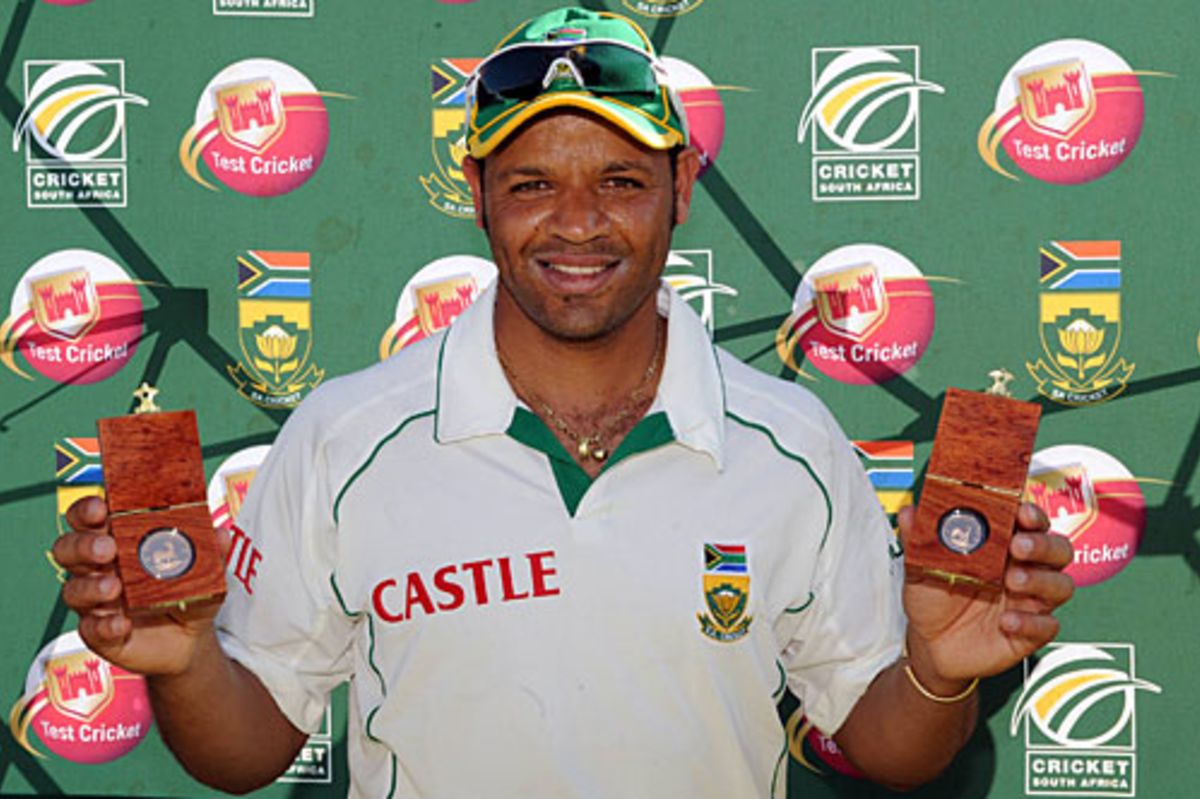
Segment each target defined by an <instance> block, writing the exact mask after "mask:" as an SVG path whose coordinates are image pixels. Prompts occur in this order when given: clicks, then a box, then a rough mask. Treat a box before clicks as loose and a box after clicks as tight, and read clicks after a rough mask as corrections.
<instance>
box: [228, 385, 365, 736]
mask: <svg viewBox="0 0 1200 799" xmlns="http://www.w3.org/2000/svg"><path fill="white" fill-rule="evenodd" d="M304 410H305V409H304V407H303V406H301V408H299V409H297V411H295V412H294V413H293V414H292V416H291V418H289V420H288V423H287V424H286V425H285V426H284V428H283V429H282V430H281V431H280V434H279V437H278V438H277V439H276V441H275V443H274V444H273V445H272V447H271V449H270V451H269V452H268V454H267V457H266V459H265V461H264V462H263V464H262V466H261V467H260V468H259V469H258V471H257V473H256V475H255V477H254V480H253V482H252V483H251V487H250V490H249V492H248V493H247V496H246V499H245V502H244V504H243V506H242V508H241V512H240V513H239V514H238V519H237V529H238V530H239V531H240V532H239V533H237V534H235V548H234V550H233V552H232V554H231V558H230V565H229V576H228V584H229V587H228V591H227V594H226V599H225V604H224V606H223V607H222V608H221V611H220V613H219V614H218V616H217V620H216V626H217V634H218V637H219V640H220V642H221V645H222V647H223V648H224V650H225V652H226V653H227V654H228V655H229V656H230V657H232V658H233V659H234V660H237V661H238V662H239V663H241V664H242V665H243V666H245V667H246V668H247V669H249V670H250V671H251V672H253V673H254V674H255V675H256V676H257V677H258V679H259V680H260V681H261V682H262V683H263V685H264V686H265V687H266V688H267V690H268V691H269V692H270V693H271V695H272V697H274V699H275V702H276V704H277V705H278V706H279V709H280V710H281V711H282V712H283V714H284V715H285V716H287V718H288V719H289V720H290V721H291V722H292V724H294V725H295V726H296V727H297V728H298V729H300V730H303V731H305V732H310V733H311V732H314V731H315V730H316V729H318V727H319V726H320V724H321V721H322V718H323V715H324V712H325V708H326V707H327V705H328V700H329V693H330V692H331V691H332V690H333V688H334V687H335V686H337V685H338V684H339V683H340V682H342V681H344V680H346V679H348V678H349V676H350V671H351V668H352V662H353V658H352V643H353V640H354V633H355V629H356V622H355V619H354V617H353V616H352V615H351V614H349V613H348V612H346V611H344V610H343V608H342V605H341V601H340V598H339V597H338V596H337V593H336V588H335V586H334V583H333V581H332V578H331V575H332V574H333V571H334V568H335V565H336V562H337V537H336V535H335V532H336V530H335V524H334V521H333V514H332V501H331V497H330V491H329V484H330V480H329V475H328V473H327V472H328V470H327V469H326V468H325V463H324V457H323V452H322V448H321V446H320V443H319V441H318V440H317V435H316V428H317V425H316V424H315V423H314V422H313V421H311V420H310V415H308V414H305V413H304ZM243 535H244V536H245V538H244V539H243V537H242V536H243Z"/></svg>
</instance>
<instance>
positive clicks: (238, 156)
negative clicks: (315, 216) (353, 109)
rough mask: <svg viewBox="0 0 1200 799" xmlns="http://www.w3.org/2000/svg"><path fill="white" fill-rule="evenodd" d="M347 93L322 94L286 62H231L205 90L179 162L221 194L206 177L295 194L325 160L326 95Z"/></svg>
mask: <svg viewBox="0 0 1200 799" xmlns="http://www.w3.org/2000/svg"><path fill="white" fill-rule="evenodd" d="M341 96H343V95H338V94H334V93H332V92H319V91H317V88H316V87H315V86H314V85H313V84H312V81H310V80H309V79H308V78H307V77H305V76H304V74H302V73H301V72H300V71H299V70H297V69H295V68H294V67H291V66H289V65H287V64H284V63H283V62H281V61H274V60H272V59H269V58H251V59H247V60H245V61H238V62H236V63H234V64H230V65H229V66H227V67H225V69H223V70H221V71H220V72H218V73H217V74H216V76H215V77H214V78H213V79H212V80H211V81H209V82H208V85H207V86H206V87H205V88H204V91H203V92H202V93H201V95H200V101H199V102H198V103H197V104H196V113H195V118H194V120H193V124H192V126H191V127H190V128H188V131H187V133H185V134H184V136H183V140H182V141H181V142H180V143H179V160H180V163H181V164H182V165H183V169H184V171H185V172H187V174H188V176H189V177H191V178H192V180H194V181H196V182H197V183H199V184H200V185H201V186H204V187H205V188H208V189H212V190H214V191H215V190H216V188H217V187H216V186H214V185H213V184H212V182H211V181H210V180H209V179H208V178H207V177H206V176H205V174H203V173H204V172H207V174H208V175H209V176H211V177H213V178H215V179H216V180H217V181H219V182H221V183H223V184H224V185H225V186H227V187H229V188H231V189H233V190H234V191H236V192H239V193H241V194H247V195H250V196H253V197H272V196H276V195H279V194H286V193H288V192H290V191H294V190H295V189H298V188H300V187H301V186H303V185H304V184H305V183H307V182H308V181H309V179H310V178H312V176H313V175H315V174H316V171H317V169H318V167H320V166H321V161H322V160H323V159H324V158H325V148H326V146H327V145H328V144H329V118H328V115H327V113H326V111H325V101H324V99H323V98H325V97H341ZM201 162H203V164H204V167H205V169H204V170H201V168H200V164H201Z"/></svg>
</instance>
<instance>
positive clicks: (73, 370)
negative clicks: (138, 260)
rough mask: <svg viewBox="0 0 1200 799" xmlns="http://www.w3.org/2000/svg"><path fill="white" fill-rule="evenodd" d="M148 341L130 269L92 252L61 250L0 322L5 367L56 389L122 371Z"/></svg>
mask: <svg viewBox="0 0 1200 799" xmlns="http://www.w3.org/2000/svg"><path fill="white" fill-rule="evenodd" d="M142 335H143V325H142V298H141V295H140V294H139V293H138V289H137V286H136V285H135V284H134V282H133V281H132V280H130V278H129V275H127V274H126V273H125V270H124V269H122V268H121V267H120V266H118V265H117V264H116V263H114V262H113V261H112V260H111V259H109V258H106V257H105V256H103V255H100V254H99V253H95V252H91V251H90V250H59V251H58V252H54V253H50V254H49V255H47V256H45V257H44V258H42V259H41V260H39V261H38V262H37V263H35V264H34V265H33V266H31V267H29V269H28V270H26V272H25V274H24V275H22V276H21V279H20V280H19V281H18V282H17V288H16V291H14V292H13V297H12V302H11V304H10V306H9V315H8V318H7V319H5V320H4V322H3V323H0V363H3V364H4V366H6V367H8V369H9V370H10V371H12V372H15V373H16V374H18V375H20V376H21V377H24V378H26V379H32V378H31V376H30V375H29V374H28V373H26V372H25V370H24V369H22V368H21V366H20V365H19V364H18V362H17V358H16V355H17V353H20V354H21V356H22V358H23V359H24V360H25V363H26V364H28V365H29V367H31V368H32V369H33V370H34V371H36V372H38V373H40V374H41V375H43V376H45V377H48V378H50V379H51V380H54V381H55V382H58V383H72V384H83V383H95V382H98V381H100V380H105V379H107V378H109V377H112V376H113V375H114V374H116V373H117V372H119V371H120V370H121V368H122V367H124V366H125V364H126V363H128V362H129V359H130V358H132V357H133V354H134V353H135V352H136V351H137V343H138V341H139V340H140V339H141V337H142Z"/></svg>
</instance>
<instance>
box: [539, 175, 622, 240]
mask: <svg viewBox="0 0 1200 799" xmlns="http://www.w3.org/2000/svg"><path fill="white" fill-rule="evenodd" d="M546 224H547V228H548V229H547V232H548V233H550V234H552V235H555V236H558V237H559V238H562V239H564V240H566V241H571V242H585V241H591V240H592V239H595V238H599V237H601V236H604V235H606V234H607V233H608V231H609V224H610V219H609V216H608V214H607V213H606V212H605V210H604V207H603V203H602V202H601V201H600V198H598V197H597V196H596V195H595V193H593V192H592V191H591V190H590V189H589V188H588V187H585V186H567V187H563V188H561V189H560V191H559V193H558V196H557V197H555V202H554V208H553V210H552V211H551V213H550V215H549V216H548V217H547V219H546Z"/></svg>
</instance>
